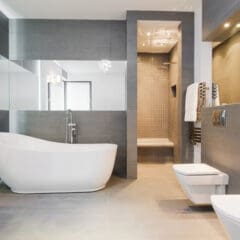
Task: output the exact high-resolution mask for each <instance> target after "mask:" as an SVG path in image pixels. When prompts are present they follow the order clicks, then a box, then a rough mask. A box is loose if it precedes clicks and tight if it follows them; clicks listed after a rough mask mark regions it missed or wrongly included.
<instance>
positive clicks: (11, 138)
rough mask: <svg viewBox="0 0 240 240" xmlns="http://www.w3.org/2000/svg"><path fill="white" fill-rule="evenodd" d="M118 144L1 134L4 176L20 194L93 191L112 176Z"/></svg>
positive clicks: (0, 168) (0, 161) (0, 165)
mask: <svg viewBox="0 0 240 240" xmlns="http://www.w3.org/2000/svg"><path fill="white" fill-rule="evenodd" d="M116 152H117V145H115V144H65V143H56V142H50V141H45V140H41V139H38V138H33V137H28V136H25V135H19V134H12V133H0V178H1V179H2V181H3V182H4V183H6V184H7V185H8V186H9V187H10V188H11V190H12V191H13V192H16V193H56V192H91V191H97V190H100V189H102V188H104V187H105V186H106V183H107V182H108V180H109V178H110V177H111V174H112V171H113V167H114V163H115V158H116Z"/></svg>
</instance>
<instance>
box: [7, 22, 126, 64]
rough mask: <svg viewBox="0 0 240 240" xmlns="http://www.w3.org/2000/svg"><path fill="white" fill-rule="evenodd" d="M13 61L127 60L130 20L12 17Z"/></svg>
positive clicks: (11, 53)
mask: <svg viewBox="0 0 240 240" xmlns="http://www.w3.org/2000/svg"><path fill="white" fill-rule="evenodd" d="M10 58H11V59H12V60H33V59H37V60H101V59H109V60H125V59H126V21H111V20H109V21H104V20H43V19H41V20H38V19H12V20H10Z"/></svg>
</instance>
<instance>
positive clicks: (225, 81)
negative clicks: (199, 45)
mask: <svg viewBox="0 0 240 240" xmlns="http://www.w3.org/2000/svg"><path fill="white" fill-rule="evenodd" d="M213 81H214V82H216V83H218V84H219V92H220V102H221V104H223V103H227V104H232V103H240V32H239V33H237V34H235V35H234V36H233V37H232V38H230V39H229V40H227V41H226V42H224V43H223V44H221V45H219V46H218V47H216V48H215V49H214V51H213Z"/></svg>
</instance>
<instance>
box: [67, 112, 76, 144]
mask: <svg viewBox="0 0 240 240" xmlns="http://www.w3.org/2000/svg"><path fill="white" fill-rule="evenodd" d="M76 127H77V124H76V123H74V122H73V113H72V111H71V110H70V109H68V110H67V111H66V132H65V142H66V143H70V144H73V143H74V142H75V138H76V133H77V128H76Z"/></svg>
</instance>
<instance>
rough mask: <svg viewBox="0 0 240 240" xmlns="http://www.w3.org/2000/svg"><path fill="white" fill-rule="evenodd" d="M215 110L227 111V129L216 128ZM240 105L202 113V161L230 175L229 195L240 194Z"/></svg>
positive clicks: (211, 109)
mask: <svg viewBox="0 0 240 240" xmlns="http://www.w3.org/2000/svg"><path fill="white" fill-rule="evenodd" d="M215 109H226V111H227V124H226V128H221V127H214V126H213V124H212V114H213V111H214V110H215ZM239 119H240V105H239V104H236V105H228V106H223V107H217V108H206V109H204V111H203V113H202V161H203V162H204V163H207V164H209V165H211V166H213V167H216V168H218V169H219V170H221V171H223V172H225V173H227V174H228V175H229V187H228V193H230V194H240V123H239Z"/></svg>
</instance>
